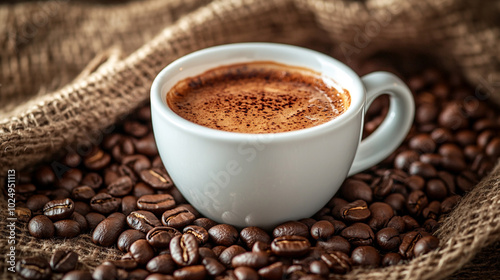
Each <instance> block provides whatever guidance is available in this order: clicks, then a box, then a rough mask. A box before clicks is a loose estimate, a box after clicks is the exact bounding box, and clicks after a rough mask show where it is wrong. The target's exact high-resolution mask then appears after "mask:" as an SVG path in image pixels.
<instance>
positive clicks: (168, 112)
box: [150, 42, 366, 141]
mask: <svg viewBox="0 0 500 280" xmlns="http://www.w3.org/2000/svg"><path fill="white" fill-rule="evenodd" d="M242 50H244V51H248V50H256V51H260V52H265V51H266V50H283V51H289V52H297V53H299V54H300V55H308V56H314V57H316V58H319V59H320V60H322V61H324V62H326V63H328V64H330V65H331V66H334V67H335V68H337V69H339V70H341V71H342V72H344V73H346V74H347V75H348V76H349V77H350V78H351V79H352V87H353V88H354V90H349V94H350V98H351V104H350V105H349V107H348V108H347V110H346V111H345V112H343V113H342V114H341V115H340V116H337V117H336V118H334V119H332V120H330V121H328V122H325V123H323V124H319V125H316V126H312V127H308V128H303V129H298V130H292V131H286V132H275V133H243V132H230V131H224V130H217V129H213V128H209V127H205V126H202V125H199V124H196V123H193V122H191V121H188V120H186V119H184V118H182V117H181V116H179V115H177V114H176V113H175V112H174V111H173V110H172V109H171V108H170V107H169V106H168V105H167V104H166V100H163V98H162V95H163V92H162V91H163V85H164V84H165V82H166V80H167V79H168V78H169V74H170V72H171V71H172V70H173V69H182V65H183V64H184V63H186V62H188V61H191V60H197V59H200V58H202V57H206V56H213V55H215V54H217V53H227V52H230V51H234V52H238V51H242ZM270 60H271V61H272V59H270ZM255 61H257V59H256V60H255ZM280 63H285V64H286V62H280ZM229 64H232V63H229ZM222 65H224V64H223V63H222ZM288 65H292V66H293V65H294V64H293V63H290V64H288ZM306 67H307V66H306ZM211 68H213V67H207V68H206V69H204V70H203V71H207V70H209V69H211ZM203 71H202V72H203ZM202 72H200V73H202ZM333 80H335V79H334V78H333ZM335 81H337V80H335ZM176 82H178V81H176ZM339 84H340V86H342V83H339ZM353 92H354V93H353ZM365 96H366V93H365V88H364V86H363V83H362V82H361V79H360V78H359V76H358V75H357V74H356V73H355V72H354V71H353V70H352V69H351V68H350V67H348V66H347V65H345V64H344V63H342V62H340V61H338V60H337V59H335V58H333V57H330V56H328V55H325V54H322V53H320V52H317V51H314V50H311V49H307V48H302V47H297V46H293V45H286V44H279V43H257V42H253V43H233V44H225V45H218V46H213V47H209V48H205V49H201V50H198V51H195V52H192V53H190V54H187V55H185V56H182V57H180V58H178V59H176V60H174V61H173V62H171V63H170V64H168V65H167V66H166V67H164V68H163V69H162V70H161V71H160V72H159V73H158V75H157V76H156V77H155V79H154V80H153V83H152V85H151V94H150V99H151V100H150V101H151V108H152V110H154V111H156V112H158V113H160V114H161V116H162V117H163V118H165V119H167V120H168V121H170V122H171V123H172V124H173V125H175V126H176V127H178V128H180V129H182V130H185V131H189V132H191V133H193V134H198V135H200V136H204V137H206V138H211V139H214V138H215V139H225V140H228V141H231V140H235V141H243V140H249V139H261V138H266V137H270V138H272V139H273V141H274V140H279V139H282V140H285V139H292V138H307V137H311V136H316V135H319V134H323V133H325V132H329V131H331V130H335V129H338V128H339V127H341V126H342V124H344V123H346V122H348V121H349V120H350V119H352V118H354V117H356V115H357V114H358V112H359V111H360V110H362V109H363V107H364V106H363V105H364V103H365V98H366V97H365Z"/></svg>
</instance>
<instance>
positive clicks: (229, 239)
mask: <svg viewBox="0 0 500 280" xmlns="http://www.w3.org/2000/svg"><path fill="white" fill-rule="evenodd" d="M208 234H209V235H210V240H212V242H214V243H215V244H218V245H224V246H230V245H232V244H234V243H236V241H237V240H238V237H239V234H238V231H237V230H236V228H234V227H233V226H231V225H228V224H219V225H216V226H213V227H211V228H210V229H209V230H208Z"/></svg>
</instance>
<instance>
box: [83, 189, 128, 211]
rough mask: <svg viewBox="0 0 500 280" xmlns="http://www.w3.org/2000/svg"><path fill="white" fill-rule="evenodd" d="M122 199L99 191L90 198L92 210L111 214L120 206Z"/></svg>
mask: <svg viewBox="0 0 500 280" xmlns="http://www.w3.org/2000/svg"><path fill="white" fill-rule="evenodd" d="M120 204H121V199H119V198H116V197H113V196H111V195H109V194H107V193H98V194H96V195H95V196H94V197H92V198H91V199H90V207H91V208H92V210H94V211H96V212H99V213H101V214H109V213H112V212H115V211H117V210H118V209H119V208H120Z"/></svg>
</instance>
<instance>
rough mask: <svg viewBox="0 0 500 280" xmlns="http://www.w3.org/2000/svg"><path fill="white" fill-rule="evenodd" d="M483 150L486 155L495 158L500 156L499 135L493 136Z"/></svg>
mask: <svg viewBox="0 0 500 280" xmlns="http://www.w3.org/2000/svg"><path fill="white" fill-rule="evenodd" d="M485 152H486V154H487V155H488V156H490V157H492V158H496V157H499V156H500V137H495V138H493V139H491V141H490V142H489V143H488V145H486V148H485Z"/></svg>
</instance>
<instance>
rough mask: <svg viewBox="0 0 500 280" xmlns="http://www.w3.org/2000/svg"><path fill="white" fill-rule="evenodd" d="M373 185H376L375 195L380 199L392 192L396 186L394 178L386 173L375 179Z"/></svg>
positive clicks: (374, 187)
mask: <svg viewBox="0 0 500 280" xmlns="http://www.w3.org/2000/svg"><path fill="white" fill-rule="evenodd" d="M372 185H374V186H373V195H374V196H375V197H376V198H378V199H382V198H384V197H386V196H387V195H389V194H390V193H391V191H392V189H393V186H394V180H393V178H392V177H391V176H390V175H385V176H384V177H382V178H378V180H375V181H374V182H373V184H372Z"/></svg>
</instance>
